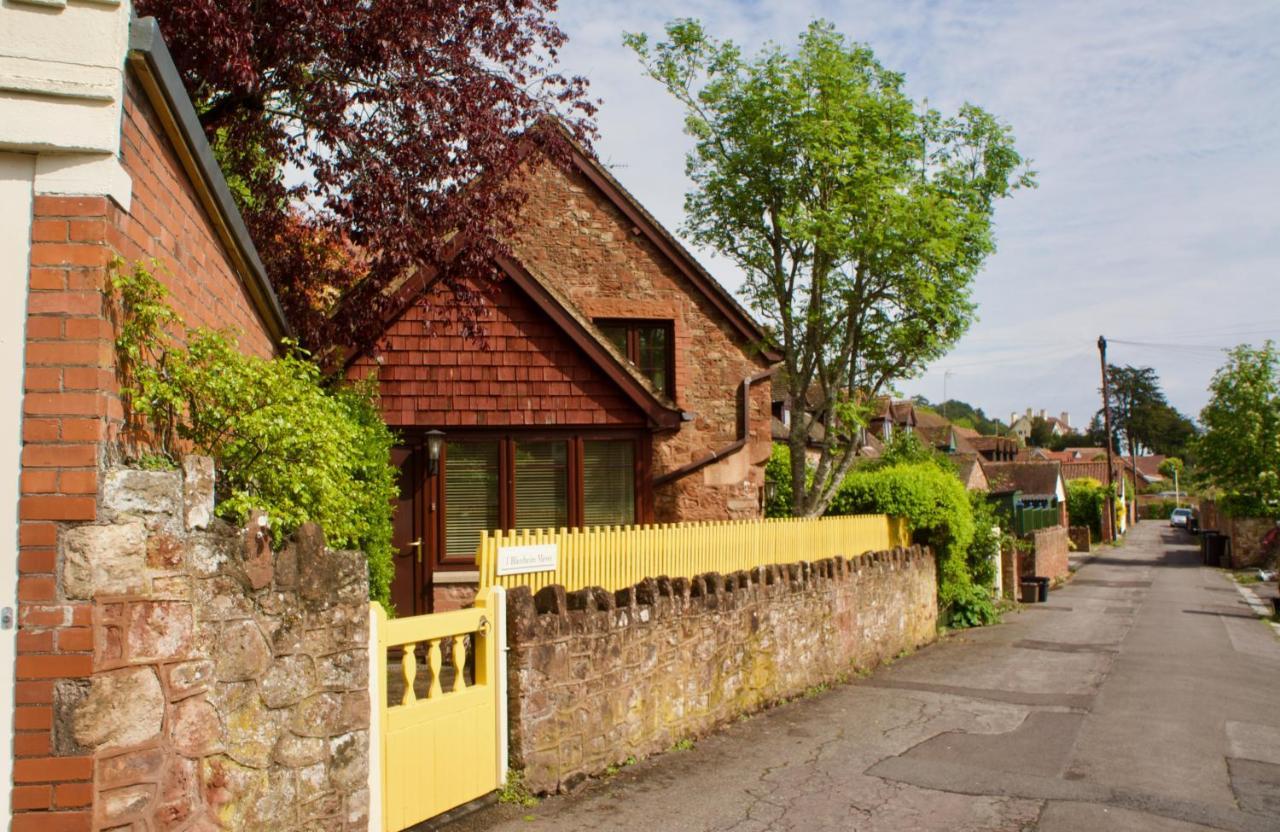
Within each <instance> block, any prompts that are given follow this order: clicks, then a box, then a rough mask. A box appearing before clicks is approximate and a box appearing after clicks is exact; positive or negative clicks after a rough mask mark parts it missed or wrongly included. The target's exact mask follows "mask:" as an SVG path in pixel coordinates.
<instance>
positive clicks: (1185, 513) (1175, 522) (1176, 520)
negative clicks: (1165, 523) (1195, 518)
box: [1169, 508, 1192, 529]
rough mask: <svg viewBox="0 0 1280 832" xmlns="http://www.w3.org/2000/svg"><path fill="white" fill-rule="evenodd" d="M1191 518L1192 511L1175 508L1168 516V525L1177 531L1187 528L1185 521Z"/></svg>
mask: <svg viewBox="0 0 1280 832" xmlns="http://www.w3.org/2000/svg"><path fill="white" fill-rule="evenodd" d="M1191 517H1192V511H1191V509H1189V508H1175V509H1174V510H1173V513H1172V514H1170V515H1169V525H1170V526H1174V527H1176V528H1179V529H1185V528H1187V521H1188V520H1190V519H1191Z"/></svg>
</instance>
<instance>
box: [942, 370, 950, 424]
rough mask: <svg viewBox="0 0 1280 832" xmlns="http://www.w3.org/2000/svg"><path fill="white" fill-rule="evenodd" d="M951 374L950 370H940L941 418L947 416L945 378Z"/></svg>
mask: <svg viewBox="0 0 1280 832" xmlns="http://www.w3.org/2000/svg"><path fill="white" fill-rule="evenodd" d="M951 375H952V373H951V371H950V370H943V371H942V418H944V419H945V418H947V379H948V378H950V377H951Z"/></svg>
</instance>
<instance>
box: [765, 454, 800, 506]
mask: <svg viewBox="0 0 1280 832" xmlns="http://www.w3.org/2000/svg"><path fill="white" fill-rule="evenodd" d="M764 483H765V490H766V493H768V491H769V490H772V491H773V496H772V498H770V499H767V500H765V503H764V516H765V517H790V516H791V513H792V505H793V502H792V498H791V449H790V448H788V447H787V446H786V445H784V444H782V443H781V442H775V443H774V445H773V453H772V454H770V455H769V461H768V462H767V463H765V466H764Z"/></svg>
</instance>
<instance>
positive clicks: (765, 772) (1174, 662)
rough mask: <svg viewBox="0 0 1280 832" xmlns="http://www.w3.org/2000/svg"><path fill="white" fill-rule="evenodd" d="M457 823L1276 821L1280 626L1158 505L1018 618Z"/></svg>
mask: <svg viewBox="0 0 1280 832" xmlns="http://www.w3.org/2000/svg"><path fill="white" fill-rule="evenodd" d="M423 828H424V829H425V828H430V827H428V826H424V827H423ZM443 828H445V829H447V830H449V832H479V830H495V832H514V830H527V831H528V832H532V831H533V830H644V832H683V831H684V830H689V832H766V830H778V831H779V832H784V831H785V830H797V832H798V831H799V830H804V831H805V832H811V830H859V832H863V831H865V832H881V830H939V831H940V832H941V830H946V832H964V831H965V830H973V831H974V832H978V830H983V832H986V831H987V830H1009V831H1010V832H1029V831H1030V830H1040V832H1075V830H1100V831H1101V830H1120V831H1121V832H1148V831H1150V832H1155V830H1161V832H1163V831H1164V830H1169V832H1190V830H1209V829H1220V830H1232V832H1276V830H1280V638H1278V637H1277V636H1276V634H1275V632H1274V631H1273V630H1272V629H1271V627H1270V626H1269V625H1268V624H1266V623H1265V622H1263V621H1261V620H1260V619H1259V618H1258V617H1257V615H1256V614H1255V612H1254V610H1253V609H1251V608H1250V607H1249V605H1248V604H1247V603H1246V601H1245V599H1244V598H1243V597H1242V596H1241V595H1240V593H1238V592H1237V591H1236V588H1235V585H1234V582H1233V581H1232V580H1231V578H1230V577H1229V576H1227V575H1225V574H1224V573H1223V572H1221V571H1219V570H1215V569H1208V568H1205V567H1203V566H1201V565H1200V562H1199V550H1198V547H1197V546H1196V543H1195V540H1194V538H1190V537H1188V536H1187V535H1185V534H1184V533H1182V532H1180V531H1176V530H1171V529H1169V528H1168V527H1167V526H1165V525H1164V524H1163V523H1155V522H1144V523H1140V524H1139V525H1138V526H1137V527H1136V528H1135V529H1133V530H1132V531H1131V532H1130V534H1129V535H1128V538H1127V540H1126V542H1125V545H1124V546H1122V547H1120V548H1115V549H1112V548H1110V547H1104V548H1103V549H1102V550H1101V552H1100V553H1098V554H1097V556H1095V557H1094V558H1092V559H1091V560H1089V561H1088V562H1086V563H1085V564H1084V565H1083V566H1082V567H1081V569H1080V570H1079V572H1078V573H1077V574H1076V576H1075V578H1074V579H1073V580H1072V581H1071V582H1070V583H1069V584H1067V585H1066V586H1065V587H1062V588H1060V589H1057V590H1055V591H1054V592H1053V593H1052V594H1051V596H1050V598H1049V601H1048V603H1046V604H1037V605H1030V606H1027V607H1024V608H1023V610H1022V611H1020V612H1016V613H1011V614H1008V615H1006V616H1005V621H1004V623H1002V624H1000V625H998V626H994V627H988V628H983V629H979V630H970V631H963V632H958V633H954V634H952V635H950V636H948V637H946V638H944V639H942V640H941V641H940V642H939V643H937V644H935V645H933V646H931V647H928V648H926V649H924V650H921V651H919V652H917V653H916V654H914V655H912V656H909V657H907V658H904V659H901V660H899V661H897V662H894V663H893V664H892V665H890V666H888V667H884V668H881V669H880V670H877V671H876V672H875V673H874V674H872V675H871V676H870V677H868V678H866V679H859V680H856V681H853V682H851V683H849V684H846V685H841V686H838V687H836V688H834V689H832V690H830V691H829V692H827V693H825V694H822V695H819V696H815V697H812V698H807V699H801V700H797V701H794V702H792V703H790V704H788V705H784V706H782V707H778V708H774V709H772V710H769V711H767V712H765V713H762V714H760V715H758V716H755V717H752V718H750V719H745V720H742V721H740V722H737V723H735V724H733V725H731V726H729V727H727V728H726V729H724V730H723V731H721V732H719V733H717V734H715V735H713V736H710V737H706V738H704V739H702V740H700V741H698V743H697V744H696V746H695V747H694V748H693V749H691V750H688V751H672V752H669V753H667V754H662V755H658V756H655V757H653V758H651V759H649V760H646V761H643V762H640V763H638V764H636V765H634V766H629V767H626V768H624V769H622V770H621V771H620V772H619V773H618V774H616V775H615V776H612V777H603V778H600V779H597V780H594V781H591V782H590V784H588V785H587V786H585V787H583V788H582V789H580V790H579V791H578V792H576V793H574V794H571V795H562V796H557V797H552V798H549V799H546V800H544V801H542V802H541V803H540V804H539V805H538V806H535V807H529V808H525V807H517V806H502V805H498V806H491V807H488V808H485V809H482V810H480V811H478V812H476V813H473V814H471V815H469V816H467V817H465V818H462V819H460V820H458V821H455V822H453V823H452V824H448V825H446V826H444V827H443Z"/></svg>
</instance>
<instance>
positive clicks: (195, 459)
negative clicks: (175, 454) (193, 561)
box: [182, 456, 217, 529]
mask: <svg viewBox="0 0 1280 832" xmlns="http://www.w3.org/2000/svg"><path fill="white" fill-rule="evenodd" d="M216 476H217V475H216V473H215V471H214V467H213V460H212V459H210V458H209V457H207V456H188V457H184V458H183V460H182V517H183V521H184V524H185V525H186V527H187V528H188V529H206V528H208V527H209V523H210V522H211V521H212V520H213V494H214V485H215V482H216Z"/></svg>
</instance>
